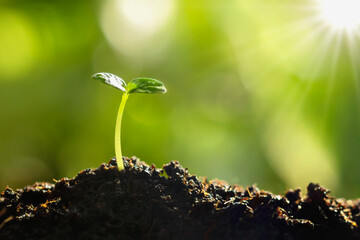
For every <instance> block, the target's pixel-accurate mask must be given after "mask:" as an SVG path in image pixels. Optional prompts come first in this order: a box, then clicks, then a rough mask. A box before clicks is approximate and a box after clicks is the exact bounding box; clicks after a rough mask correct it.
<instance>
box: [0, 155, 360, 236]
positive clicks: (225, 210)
mask: <svg viewBox="0 0 360 240" xmlns="http://www.w3.org/2000/svg"><path fill="white" fill-rule="evenodd" d="M124 163H125V168H126V170H125V171H122V172H119V171H118V170H117V166H116V163H115V161H110V163H109V164H102V165H101V166H100V167H99V168H97V169H94V170H91V169H86V170H84V171H81V172H80V173H79V174H78V175H77V176H76V177H75V178H73V179H66V178H64V179H61V180H60V181H57V182H56V183H55V184H50V183H44V182H40V183H35V184H34V185H32V186H27V187H25V188H24V189H19V190H16V191H13V190H12V189H11V188H6V189H5V191H4V192H3V193H2V194H1V198H0V239H5V240H11V239H26V240H31V239H87V240H88V239H123V240H126V239H360V234H359V233H360V232H359V228H358V225H359V224H360V207H359V206H360V202H359V201H358V200H357V201H345V200H343V199H335V198H332V197H330V196H329V195H328V191H327V190H326V189H325V188H323V187H321V186H319V185H318V184H313V183H310V184H309V186H308V189H307V191H308V193H307V195H306V196H305V197H302V196H301V192H300V190H299V189H297V190H289V191H288V192H287V193H286V194H285V196H280V195H274V194H272V193H270V192H267V191H263V190H260V189H258V188H256V187H255V186H251V187H248V188H242V187H239V186H229V185H227V184H226V183H225V182H221V181H207V180H206V179H204V180H199V178H197V177H196V176H194V175H190V174H189V173H188V171H187V170H186V169H184V168H183V167H182V166H180V164H179V163H178V162H171V163H169V164H166V165H164V166H163V170H165V172H166V174H167V176H164V175H166V174H163V173H162V172H163V170H161V169H156V168H155V166H148V165H146V164H145V163H143V162H141V161H139V160H137V159H135V158H132V159H126V160H125V161H124Z"/></svg>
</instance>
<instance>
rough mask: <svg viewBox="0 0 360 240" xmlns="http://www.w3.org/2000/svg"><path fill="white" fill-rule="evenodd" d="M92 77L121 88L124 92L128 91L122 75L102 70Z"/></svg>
mask: <svg viewBox="0 0 360 240" xmlns="http://www.w3.org/2000/svg"><path fill="white" fill-rule="evenodd" d="M91 78H92V79H95V80H98V81H100V82H102V83H105V84H107V85H110V86H112V87H114V88H117V89H120V90H121V91H123V92H126V83H125V81H124V80H122V79H121V78H120V77H118V76H116V75H115V74H112V73H106V72H100V73H95V74H94V75H92V77H91Z"/></svg>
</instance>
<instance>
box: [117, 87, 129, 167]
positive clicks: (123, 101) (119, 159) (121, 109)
mask: <svg viewBox="0 0 360 240" xmlns="http://www.w3.org/2000/svg"><path fill="white" fill-rule="evenodd" d="M128 97H129V94H128V93H124V94H123V96H122V99H121V103H120V107H119V111H118V115H117V119H116V125H115V156H116V161H117V164H118V168H119V171H121V170H123V169H124V163H123V161H122V154H121V120H122V116H123V113H124V108H125V104H126V101H127V99H128Z"/></svg>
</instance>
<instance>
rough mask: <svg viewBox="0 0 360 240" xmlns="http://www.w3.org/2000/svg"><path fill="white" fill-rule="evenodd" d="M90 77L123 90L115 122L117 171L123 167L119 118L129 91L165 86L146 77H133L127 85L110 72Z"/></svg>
mask: <svg viewBox="0 0 360 240" xmlns="http://www.w3.org/2000/svg"><path fill="white" fill-rule="evenodd" d="M91 78H92V79H95V80H98V81H100V82H102V83H105V84H107V85H110V86H112V87H114V88H117V89H119V90H121V91H122V92H123V95H122V99H121V102H120V106H119V111H118V115H117V119H116V124H115V156H116V161H117V164H118V168H119V171H121V170H123V169H124V163H123V161H122V153H121V120H122V116H123V112H124V108H125V104H126V101H127V99H128V97H129V95H130V94H131V93H165V92H166V88H165V86H164V85H163V83H162V82H160V81H159V80H156V79H153V78H146V77H140V78H135V79H133V80H131V81H130V82H129V83H128V84H127V85H126V83H125V81H124V80H122V79H121V78H120V77H118V76H116V75H114V74H112V73H105V72H101V73H95V74H94V75H93V76H92V77H91Z"/></svg>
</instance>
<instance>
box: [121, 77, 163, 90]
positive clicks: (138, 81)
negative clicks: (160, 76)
mask: <svg viewBox="0 0 360 240" xmlns="http://www.w3.org/2000/svg"><path fill="white" fill-rule="evenodd" d="M126 92H127V93H166V88H165V86H164V84H163V83H162V82H160V81H159V80H156V79H154V78H145V77H141V78H135V79H133V80H131V81H130V82H129V83H128V85H127V87H126Z"/></svg>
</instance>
